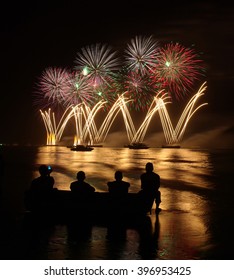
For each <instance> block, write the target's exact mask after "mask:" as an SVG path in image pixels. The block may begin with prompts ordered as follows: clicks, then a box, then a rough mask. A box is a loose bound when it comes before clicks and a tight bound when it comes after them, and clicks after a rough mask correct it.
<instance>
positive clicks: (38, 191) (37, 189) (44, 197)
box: [25, 164, 57, 210]
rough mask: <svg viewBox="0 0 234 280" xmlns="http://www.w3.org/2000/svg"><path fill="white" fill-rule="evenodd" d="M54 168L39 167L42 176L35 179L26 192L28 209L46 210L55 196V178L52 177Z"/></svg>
mask: <svg viewBox="0 0 234 280" xmlns="http://www.w3.org/2000/svg"><path fill="white" fill-rule="evenodd" d="M51 172H52V168H51V167H50V166H47V165H45V164H43V165H41V166H40V167H39V173H40V176H39V177H37V178H35V179H33V180H32V182H31V185H30V189H29V190H28V191H26V192H25V206H26V208H27V209H29V210H32V209H37V208H38V207H39V208H41V207H43V208H46V207H47V204H46V202H49V201H50V199H51V198H52V196H53V195H54V190H57V189H56V188H54V187H53V186H54V178H53V177H52V176H50V173H51Z"/></svg>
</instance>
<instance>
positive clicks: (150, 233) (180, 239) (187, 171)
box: [33, 146, 213, 259]
mask: <svg viewBox="0 0 234 280" xmlns="http://www.w3.org/2000/svg"><path fill="white" fill-rule="evenodd" d="M148 161H151V162H153V164H154V166H155V172H157V173H159V175H160V176H161V193H162V204H161V208H162V209H163V212H162V213H161V214H160V215H159V220H158V221H157V223H156V220H155V219H156V216H155V215H152V216H151V217H150V220H151V223H150V228H148V230H143V231H141V230H140V231H139V230H136V229H127V231H126V236H125V239H124V241H123V243H122V244H121V246H120V244H119V243H118V247H116V246H117V245H116V244H115V243H114V245H113V243H111V242H109V241H108V240H106V235H107V232H106V230H105V229H104V228H97V227H94V228H93V229H92V234H91V237H90V239H89V242H88V243H86V246H87V248H86V250H88V251H86V253H85V255H83V254H84V252H82V250H81V251H80V250H79V252H77V250H76V249H74V247H73V246H72V247H69V246H68V247H67V245H66V252H67V253H66V254H67V255H64V256H63V257H66V258H82V256H83V257H84V258H89V259H102V258H104V259H109V258H112V259H113V258H119V259H141V258H159V259H186V258H197V255H198V254H199V253H198V249H196V248H199V250H202V248H203V247H205V245H206V244H207V242H208V240H209V238H210V235H209V231H208V230H207V221H206V220H205V219H204V218H203V215H204V213H209V204H208V203H207V199H204V196H201V195H199V193H197V192H196V189H197V190H201V189H212V184H213V183H212V180H210V178H211V177H212V172H213V169H212V163H211V162H210V161H209V153H207V152H206V151H202V150H201V151H199V150H189V149H156V148H155V149H152V148H151V149H148V150H130V149H127V148H105V147H102V148H94V150H93V151H91V152H74V151H70V149H68V148H66V147H57V146H56V147H41V148H39V151H38V153H37V157H36V161H35V165H36V166H38V165H40V164H42V163H45V164H50V165H52V166H53V169H54V171H53V173H52V175H53V176H54V178H55V182H56V185H55V186H56V187H57V188H59V189H64V190H69V186H70V183H71V181H73V180H75V176H76V173H77V171H79V170H84V171H85V172H86V176H87V178H86V180H87V182H89V183H90V184H92V185H93V186H95V188H96V189H97V191H107V185H106V183H107V182H108V181H110V180H113V179H114V172H115V171H116V170H118V169H120V170H122V171H123V174H124V180H126V181H128V182H130V184H131V188H130V191H131V192H137V191H139V190H140V180H139V178H140V174H141V173H142V172H144V168H145V164H146V163H147V162H148ZM35 176H37V170H36V168H35V171H34V173H33V177H35ZM194 190H195V191H194ZM172 213H175V214H176V215H175V216H174V215H172ZM144 227H145V225H144ZM146 227H147V226H146ZM55 236H56V234H55ZM55 239H56V238H55ZM52 240H53V239H52ZM65 243H66V242H65V241H63V242H62V243H61V242H58V244H57V245H56V242H55V243H54V241H51V242H50V246H51V247H52V248H53V247H54V246H55V247H56V246H59V247H60V250H61V247H64V245H62V244H65ZM68 244H70V243H68ZM73 245H74V244H73ZM83 245H84V244H83ZM60 250H59V251H60ZM55 251H56V252H57V251H58V250H55ZM63 251H64V249H63ZM87 252H89V253H87ZM87 254H88V255H87ZM50 256H51V258H58V256H57V255H56V254H54V253H53V250H51V252H50Z"/></svg>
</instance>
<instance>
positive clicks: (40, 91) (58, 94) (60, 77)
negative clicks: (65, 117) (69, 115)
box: [36, 67, 69, 107]
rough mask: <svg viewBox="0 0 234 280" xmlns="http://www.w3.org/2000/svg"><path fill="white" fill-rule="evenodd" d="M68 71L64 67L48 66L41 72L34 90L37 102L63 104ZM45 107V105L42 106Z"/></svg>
mask: <svg viewBox="0 0 234 280" xmlns="http://www.w3.org/2000/svg"><path fill="white" fill-rule="evenodd" d="M68 77H69V72H68V71H67V70H66V69H62V68H57V67H54V68H53V67H49V68H47V69H45V70H44V71H43V72H42V75H41V77H39V82H38V83H37V84H36V85H37V90H36V101H37V103H39V104H40V103H42V104H46V103H47V105H48V104H50V105H53V106H55V105H63V104H64V102H65V101H66V99H67V92H68V84H67V80H68ZM43 107H45V106H43Z"/></svg>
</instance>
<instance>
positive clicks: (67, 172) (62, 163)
mask: <svg viewBox="0 0 234 280" xmlns="http://www.w3.org/2000/svg"><path fill="white" fill-rule="evenodd" d="M148 161H151V162H153V163H154V167H155V172H157V173H159V175H160V176H161V180H162V187H168V186H169V187H170V184H174V183H175V184H178V183H177V182H179V183H180V184H185V185H186V184H188V185H193V186H196V187H200V188H211V187H212V183H211V181H210V180H209V177H210V176H212V165H211V163H210V162H209V156H208V153H207V152H206V151H197V150H189V149H152V148H151V149H148V150H130V149H126V148H104V147H103V148H95V149H94V150H93V151H91V152H74V151H70V149H68V148H66V147H59V146H52V147H50V146H47V147H41V148H39V151H38V154H37V158H36V162H35V163H36V165H40V164H42V163H45V164H50V165H52V166H53V169H54V171H53V173H52V174H53V176H54V178H55V182H56V187H57V188H58V189H64V190H68V189H69V186H70V183H71V181H73V180H75V177H76V173H77V172H78V171H79V170H83V171H85V173H86V177H87V178H86V180H87V181H88V182H89V183H90V184H92V185H93V186H95V188H96V189H97V190H98V191H106V190H107V186H106V183H107V182H108V181H110V180H113V178H114V172H115V171H116V170H118V169H120V170H122V171H123V174H124V180H126V181H129V182H130V184H131V188H130V191H132V192H136V191H138V190H139V188H140V184H139V183H140V181H139V177H140V174H141V173H142V172H144V167H145V164H146V163H147V162H148ZM36 172H37V170H35V172H34V174H33V176H34V177H35V176H37V174H36ZM172 182H173V183H172Z"/></svg>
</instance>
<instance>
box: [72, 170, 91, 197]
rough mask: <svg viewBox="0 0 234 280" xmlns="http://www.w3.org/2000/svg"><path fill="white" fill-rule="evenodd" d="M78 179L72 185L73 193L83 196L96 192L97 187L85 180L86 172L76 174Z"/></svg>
mask: <svg viewBox="0 0 234 280" xmlns="http://www.w3.org/2000/svg"><path fill="white" fill-rule="evenodd" d="M76 178H77V181H74V182H72V183H71V185H70V189H71V191H72V193H73V194H75V195H79V196H82V197H84V196H85V197H89V196H90V195H92V194H93V193H94V192H95V188H94V187H93V186H91V185H90V184H88V183H87V182H85V178H86V176H85V172H84V171H79V172H78V173H77V175H76Z"/></svg>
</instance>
